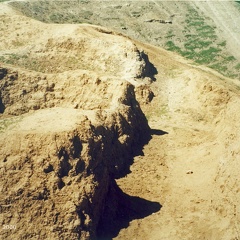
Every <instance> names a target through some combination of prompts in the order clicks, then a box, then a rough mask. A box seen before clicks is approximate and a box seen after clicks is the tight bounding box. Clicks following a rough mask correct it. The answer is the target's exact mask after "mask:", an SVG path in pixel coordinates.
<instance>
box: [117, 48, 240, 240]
mask: <svg viewBox="0 0 240 240" xmlns="http://www.w3.org/2000/svg"><path fill="white" fill-rule="evenodd" d="M150 52H151V51H150ZM150 52H149V53H150ZM162 54H164V52H162ZM150 56H151V53H150ZM160 58H161V54H159V56H156V55H154V56H152V60H153V62H154V64H156V66H157V65H158V67H157V69H162V70H163V69H164V66H163V65H161V64H159V63H160V62H161V59H160ZM150 59H151V58H150ZM169 60H170V59H166V62H165V67H167V68H168V67H169V65H168V64H170V62H168V61H169ZM172 60H173V59H172ZM180 61H181V60H180ZM171 63H172V64H174V60H173V61H172V62H171ZM171 67H172V69H171V76H172V77H170V76H169V75H168V76H167V77H166V78H165V79H164V77H160V75H161V73H159V77H158V78H157V80H156V82H155V84H154V85H155V92H157V93H158V94H157V96H156V98H155V99H154V100H153V102H152V103H151V105H150V106H147V107H146V108H144V111H145V113H146V115H147V116H149V123H150V126H151V128H152V139H151V141H150V142H149V144H148V145H146V146H145V148H144V155H143V156H139V157H136V158H135V161H134V164H133V165H132V167H131V171H132V173H130V174H129V175H128V176H127V177H125V178H123V179H120V180H118V184H119V185H120V187H121V188H122V189H123V191H125V192H127V193H128V194H130V195H134V196H139V197H142V198H145V199H147V200H149V201H152V202H159V203H160V204H161V205H162V208H161V210H160V211H159V212H157V213H153V214H152V215H150V216H147V217H146V218H144V219H139V220H134V221H132V222H131V223H130V225H129V227H128V228H126V229H122V230H121V231H120V234H119V235H118V236H117V237H116V238H114V239H136V240H137V239H151V240H152V239H154V240H162V239H166V240H176V239H179V240H180V239H212V240H214V239H223V240H228V239H239V234H240V232H239V228H240V226H239V206H238V203H239V200H240V195H239V186H238V179H239V176H238V173H237V170H236V168H238V167H239V162H238V160H239V150H238V147H236V144H237V143H236V142H235V140H236V136H235V137H233V136H232V137H229V136H230V135H231V134H234V133H235V134H236V135H238V136H239V133H238V132H239V130H238V127H237V126H239V123H237V122H232V121H234V120H233V118H235V117H234V115H235V114H233V115H232V119H228V121H230V122H231V123H230V122H229V124H227V126H228V127H226V122H225V121H226V118H231V116H224V115H225V114H226V112H227V111H228V110H227V109H228V108H233V109H235V111H237V108H238V106H237V105H235V104H236V101H239V97H237V96H236V95H235V94H233V92H232V91H231V90H229V87H231V86H232V83H231V81H228V80H225V82H226V83H227V85H225V83H224V85H222V83H221V82H222V80H220V79H221V78H219V77H218V76H214V75H211V74H210V73H209V72H208V71H209V70H206V69H205V70H203V71H202V70H200V69H194V68H192V67H191V66H187V67H186V66H184V67H183V66H181V65H179V64H178V65H175V66H173V65H171ZM220 81H221V82H220ZM207 89H208V90H207ZM209 90H210V91H209ZM224 91H226V92H225V93H224V94H222V93H223V92H224ZM219 94H220V95H219ZM221 95H222V96H221ZM235 97H237V98H235ZM233 99H234V100H233ZM236 99H238V100H236ZM219 101H220V102H219ZM231 120H232V121H231ZM224 122H225V123H224ZM234 146H235V147H234ZM232 148H236V149H237V150H235V151H234V150H232V151H230V149H232ZM229 152H231V153H229ZM228 153H229V154H228Z"/></svg>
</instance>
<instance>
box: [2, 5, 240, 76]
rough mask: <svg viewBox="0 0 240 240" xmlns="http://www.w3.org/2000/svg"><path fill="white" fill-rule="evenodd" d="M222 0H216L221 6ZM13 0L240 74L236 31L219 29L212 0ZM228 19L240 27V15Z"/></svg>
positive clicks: (38, 12) (58, 19) (45, 16)
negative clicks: (232, 40) (200, 0)
mask: <svg viewBox="0 0 240 240" xmlns="http://www.w3.org/2000/svg"><path fill="white" fill-rule="evenodd" d="M220 4H221V3H219V2H215V5H216V6H218V5H220ZM229 4H234V3H229ZM12 5H13V6H14V7H15V8H16V9H18V10H19V11H21V12H22V13H24V14H25V15H27V16H29V17H32V18H35V19H38V20H40V21H43V22H47V23H90V24H96V25H101V26H105V27H108V28H110V29H114V30H117V31H119V32H122V33H124V34H127V35H128V36H131V37H133V38H135V39H138V40H141V41H143V42H147V43H151V44H154V45H156V46H161V47H164V48H166V49H168V50H171V51H175V52H177V53H179V54H181V55H182V56H184V57H186V58H188V59H192V60H194V61H195V62H196V63H198V64H204V65H207V66H209V67H211V68H213V69H215V70H217V71H218V72H220V73H222V74H224V75H226V76H229V77H232V78H240V76H239V69H238V68H239V64H240V56H236V55H235V50H231V49H229V44H231V43H228V41H229V39H228V37H230V36H226V35H225V36H224V35H221V34H219V32H221V31H222V30H221V29H220V28H219V26H217V25H216V24H215V22H214V19H213V17H214V14H213V13H212V12H211V8H209V7H208V5H207V3H202V6H204V7H205V9H204V10H202V9H201V8H200V7H199V6H198V5H197V4H194V3H193V2H177V1H176V2H174V1H173V2H164V1H139V2H138V3H137V6H136V2H134V1H124V2H119V1H114V2H111V1H98V2H97V4H96V2H95V1H63V2H61V1H57V2H55V1H29V2H13V3H12ZM215 5H214V6H213V7H215ZM236 5H237V3H236ZM225 7H226V8H227V7H228V6H225ZM235 7H236V6H235ZM236 9H237V7H236ZM239 13H240V10H239ZM239 13H238V14H239ZM234 14H237V13H234ZM171 15H174V17H173V22H172V24H161V23H159V22H149V20H151V19H152V20H159V19H162V20H169V19H170V16H171ZM226 15H227V14H226ZM229 17H231V16H229ZM220 20H221V19H220ZM222 21H228V22H229V21H232V22H233V31H234V28H235V27H234V26H235V24H237V22H236V21H237V16H235V18H234V16H233V18H232V19H231V20H230V19H227V18H226V19H225V18H224V19H222ZM231 31H232V30H231ZM236 47H237V46H236ZM239 47H240V46H238V48H239ZM6 60H7V61H8V59H6Z"/></svg>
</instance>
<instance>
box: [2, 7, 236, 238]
mask: <svg viewBox="0 0 240 240" xmlns="http://www.w3.org/2000/svg"><path fill="white" fill-rule="evenodd" d="M209 4H210V3H209ZM0 18H1V22H0V24H1V26H0V27H1V33H4V34H2V35H1V36H0V54H1V55H2V56H5V57H6V55H7V56H9V60H12V61H10V62H8V63H7V64H6V61H5V63H2V62H1V68H0V79H1V80H0V89H1V95H0V97H1V101H0V111H1V113H2V116H1V118H0V123H1V125H0V134H1V135H0V156H1V162H0V168H1V169H0V171H1V196H0V204H1V206H0V211H1V216H0V221H1V225H2V229H1V232H0V236H1V238H3V239H79V238H80V239H94V238H97V239H104V240H105V239H124V240H125V239H129V240H130V239H131V240H132V239H146V240H148V239H150V240H152V239H153V240H162V239H167V240H176V239H177V240H178V239H179V240H180V239H199V240H200V239H201V240H202V239H207V240H208V239H209V240H215V239H220V240H221V239H222V240H237V239H240V225H239V222H240V207H239V203H240V186H239V170H238V169H239V167H240V162H239V158H240V157H239V156H240V149H239V140H240V132H239V127H240V126H239V125H240V123H239V117H240V116H239V115H240V113H239V112H238V109H239V105H240V97H239V93H240V84H239V82H238V81H237V80H232V79H229V78H226V77H224V76H222V75H221V74H219V73H217V72H215V71H213V70H211V69H209V68H206V67H202V66H196V65H193V64H192V63H191V62H189V61H187V60H185V59H183V58H182V57H180V56H178V55H176V54H174V53H171V52H168V51H166V50H163V49H161V48H159V47H154V46H151V45H148V44H144V43H141V42H138V41H136V40H131V39H130V38H128V37H125V36H123V35H121V34H117V33H115V32H113V31H110V30H107V29H105V28H101V27H97V26H90V25H87V24H81V25H70V24H64V25H58V24H46V23H41V22H38V21H36V20H32V19H30V18H27V17H25V16H23V15H21V14H20V13H17V12H15V11H14V10H12V9H11V8H10V7H9V6H8V5H7V4H1V5H0ZM236 46H237V45H236ZM143 51H144V52H143ZM152 92H153V93H154V98H153V99H152ZM135 96H136V97H135ZM136 99H137V100H136ZM151 100H152V101H151ZM139 103H140V106H141V108H140V107H139ZM141 109H142V110H141ZM142 111H143V112H142ZM143 113H144V114H145V116H146V118H147V120H148V124H149V125H150V129H149V128H148V125H147V121H146V118H145V117H144V115H143ZM149 134H151V140H150V141H149V142H148V143H147V141H148V140H149V136H148V135H149ZM144 143H145V144H146V143H147V144H146V145H145V146H144V148H143V152H141V148H142V146H143V144H144ZM136 155H137V156H136ZM133 156H135V158H134V162H133V164H132V165H131V168H130V171H129V169H128V168H129V166H130V164H131V163H132V158H133ZM127 173H128V174H127ZM115 179H117V180H116V182H115ZM116 183H117V184H116ZM120 189H121V190H120ZM6 226H16V229H4V227H5V228H6Z"/></svg>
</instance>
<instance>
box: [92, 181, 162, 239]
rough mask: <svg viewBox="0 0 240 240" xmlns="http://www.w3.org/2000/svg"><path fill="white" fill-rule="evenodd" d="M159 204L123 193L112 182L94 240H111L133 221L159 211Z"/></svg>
mask: <svg viewBox="0 0 240 240" xmlns="http://www.w3.org/2000/svg"><path fill="white" fill-rule="evenodd" d="M161 207H162V206H161V204H160V203H158V202H152V201H149V200H146V199H143V198H140V197H136V196H130V195H128V194H126V193H124V192H123V191H122V190H121V189H120V188H119V187H118V186H117V184H116V182H115V181H114V182H113V183H112V185H111V186H110V190H109V193H108V197H107V199H106V203H105V207H104V211H103V213H102V216H101V219H100V222H99V225H98V228H97V236H96V240H111V239H112V238H114V237H116V236H117V235H118V234H119V232H120V230H121V229H123V228H127V227H128V226H129V223H130V222H131V221H133V220H135V219H142V218H145V217H147V216H149V215H151V214H153V213H156V212H158V211H160V209H161Z"/></svg>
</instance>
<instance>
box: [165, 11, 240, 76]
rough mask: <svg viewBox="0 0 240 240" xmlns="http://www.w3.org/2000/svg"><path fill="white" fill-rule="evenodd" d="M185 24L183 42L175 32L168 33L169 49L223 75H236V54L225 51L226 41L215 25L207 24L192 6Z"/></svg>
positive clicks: (167, 44)
mask: <svg viewBox="0 0 240 240" xmlns="http://www.w3.org/2000/svg"><path fill="white" fill-rule="evenodd" d="M183 24H184V25H185V27H184V30H183V35H184V36H183V39H181V40H182V41H181V42H182V43H180V42H179V41H175V38H174V35H173V34H171V35H170V33H168V34H167V35H166V37H165V38H166V39H169V36H171V41H169V40H167V41H166V43H165V47H166V48H167V49H168V50H170V51H174V52H177V53H179V54H181V55H182V56H184V57H186V58H188V59H192V60H194V61H195V62H196V63H198V64H204V65H207V66H208V67H211V68H213V69H215V70H217V71H218V72H220V73H222V74H223V75H226V76H231V77H232V76H236V74H235V71H236V70H239V68H240V66H239V65H238V64H237V60H236V58H235V57H234V56H231V55H229V54H227V53H226V52H225V46H226V41H219V39H218V37H217V34H216V32H215V27H213V26H210V25H209V24H207V23H206V20H205V18H204V17H202V16H200V15H199V13H198V11H197V10H195V9H194V8H192V7H189V8H188V12H187V14H186V20H185V22H184V23H183ZM176 40H177V39H176ZM232 66H235V68H234V67H232ZM229 69H230V70H229Z"/></svg>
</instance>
